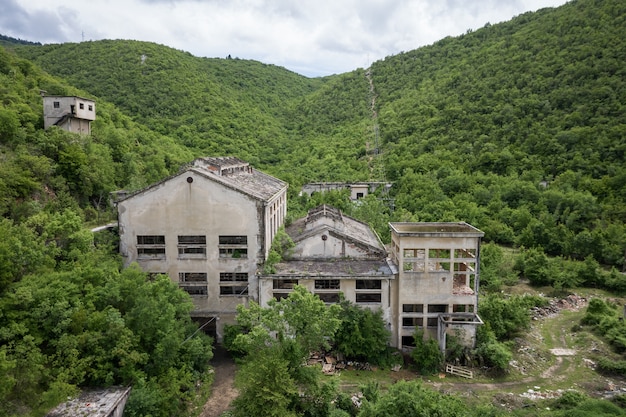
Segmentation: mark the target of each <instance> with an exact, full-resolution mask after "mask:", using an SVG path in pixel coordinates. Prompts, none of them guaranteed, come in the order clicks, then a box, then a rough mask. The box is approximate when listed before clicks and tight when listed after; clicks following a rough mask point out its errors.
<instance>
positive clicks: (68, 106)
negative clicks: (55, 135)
mask: <svg viewBox="0 0 626 417" xmlns="http://www.w3.org/2000/svg"><path fill="white" fill-rule="evenodd" d="M94 120H96V103H95V102H94V101H93V100H89V99H86V98H82V97H65V96H43V126H44V129H48V128H49V127H51V126H59V127H60V128H61V129H63V130H67V131H68V132H73V133H81V134H86V135H88V134H90V133H91V122H92V121H94Z"/></svg>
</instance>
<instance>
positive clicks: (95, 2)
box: [0, 0, 565, 76]
mask: <svg viewBox="0 0 626 417" xmlns="http://www.w3.org/2000/svg"><path fill="white" fill-rule="evenodd" d="M17 1H18V0H0V5H1V6H2V9H3V10H5V12H4V13H3V15H2V17H0V33H2V34H4V35H8V36H13V37H18V38H21V39H27V40H31V41H38V42H43V43H56V42H67V41H71V42H80V41H81V40H82V39H83V37H84V39H85V40H98V39H136V40H142V41H151V42H157V43H161V44H164V45H168V46H171V47H174V48H176V49H181V50H184V51H188V52H191V53H192V54H194V55H196V56H206V57H225V56H227V55H229V54H230V55H231V56H233V57H239V58H244V59H255V60H258V61H261V62H264V63H267V64H275V65H280V66H284V67H286V68H288V69H290V70H293V71H296V72H299V73H302V74H304V75H307V76H321V75H329V74H335V73H342V72H348V71H352V70H354V69H356V68H359V67H366V66H368V65H369V64H370V63H371V62H372V61H375V60H378V59H382V58H384V57H385V56H389V55H393V54H396V53H399V52H401V51H409V50H413V49H416V48H419V47H420V46H424V45H428V44H431V43H433V42H435V41H437V40H439V39H442V38H444V37H446V36H457V35H460V34H462V33H464V32H466V31H467V30H468V29H478V28H480V27H482V26H484V25H485V24H486V23H487V22H490V23H492V24H493V23H498V22H501V21H505V20H509V19H511V18H512V17H513V16H515V15H518V14H521V13H524V12H526V11H534V10H537V9H539V8H542V7H555V6H559V5H562V4H564V3H565V0H481V1H478V0H274V1H273V0H91V1H90V2H89V3H88V4H86V3H84V2H80V1H77V0H56V1H49V0H29V1H28V2H23V4H18V3H17Z"/></svg>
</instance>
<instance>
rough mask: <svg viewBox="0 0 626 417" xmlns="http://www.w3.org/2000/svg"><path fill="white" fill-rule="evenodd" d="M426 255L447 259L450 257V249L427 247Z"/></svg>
mask: <svg viewBox="0 0 626 417" xmlns="http://www.w3.org/2000/svg"><path fill="white" fill-rule="evenodd" d="M428 257H429V258H439V259H448V258H450V249H428Z"/></svg>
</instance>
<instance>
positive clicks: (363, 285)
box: [356, 279, 382, 290]
mask: <svg viewBox="0 0 626 417" xmlns="http://www.w3.org/2000/svg"><path fill="white" fill-rule="evenodd" d="M356 289H357V290H380V289H382V282H381V280H379V279H357V280H356Z"/></svg>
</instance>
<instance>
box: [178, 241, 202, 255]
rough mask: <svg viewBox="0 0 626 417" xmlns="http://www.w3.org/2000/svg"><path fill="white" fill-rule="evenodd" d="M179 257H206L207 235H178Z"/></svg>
mask: <svg viewBox="0 0 626 417" xmlns="http://www.w3.org/2000/svg"><path fill="white" fill-rule="evenodd" d="M178 257H179V258H180V259H189V258H201V259H204V258H206V236H204V235H190V236H186V235H184V236H178Z"/></svg>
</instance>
